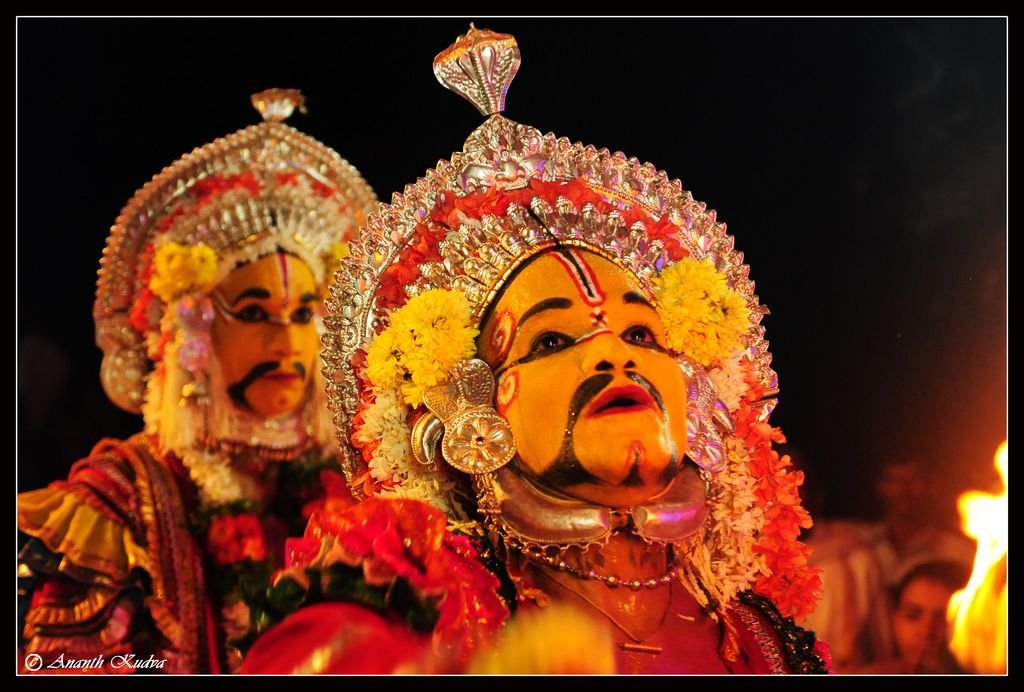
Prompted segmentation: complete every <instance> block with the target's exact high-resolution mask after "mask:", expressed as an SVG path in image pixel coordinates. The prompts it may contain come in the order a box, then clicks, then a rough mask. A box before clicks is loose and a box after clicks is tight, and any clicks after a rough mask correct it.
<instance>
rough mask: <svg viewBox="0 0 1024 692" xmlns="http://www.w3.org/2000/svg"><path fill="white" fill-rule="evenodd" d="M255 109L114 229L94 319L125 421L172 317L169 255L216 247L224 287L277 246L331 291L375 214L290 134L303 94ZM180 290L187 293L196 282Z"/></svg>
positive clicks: (314, 148)
mask: <svg viewBox="0 0 1024 692" xmlns="http://www.w3.org/2000/svg"><path fill="white" fill-rule="evenodd" d="M252 102H253V105H254V106H255V107H256V109H257V110H258V111H259V112H260V113H261V114H262V115H263V118H264V122H262V123H260V124H258V125H253V126H251V127H248V128H245V129H243V130H240V131H238V132H235V133H234V134H230V135H228V136H226V137H223V138H220V139H217V140H215V141H213V142H211V143H210V144H207V145H205V146H202V147H199V148H197V149H195V150H194V151H192V152H191V153H189V154H186V155H184V156H183V157H182V158H181V159H179V160H178V161H176V162H175V163H173V164H171V165H170V166H168V167H167V168H165V169H164V170H163V171H161V172H160V173H159V174H158V175H156V176H155V177H154V178H153V179H152V180H150V181H149V182H148V183H146V185H145V186H144V187H143V188H142V189H140V190H139V191H138V192H136V193H135V195H134V196H133V197H132V199H131V200H130V201H129V202H128V204H127V205H126V206H125V207H124V209H122V211H121V213H120V215H119V216H118V217H117V221H116V222H115V223H114V226H113V227H112V228H111V231H110V235H109V237H108V239H107V245H106V248H105V249H104V252H103V258H102V260H101V261H100V270H99V280H98V282H97V288H96V302H95V304H94V307H93V317H94V319H95V321H96V343H97V345H98V346H99V347H100V348H101V349H102V350H103V363H102V366H101V370H100V377H101V380H102V382H103V387H104V389H105V391H106V393H107V396H108V397H110V399H111V400H112V401H113V402H114V403H115V404H117V405H118V406H120V407H121V408H124V409H125V410H128V411H131V412H137V411H139V410H140V407H141V405H142V403H143V397H144V390H145V386H144V383H143V380H144V378H145V376H146V374H147V372H148V371H149V368H150V363H149V358H148V357H147V343H146V342H147V337H150V336H151V334H152V333H153V332H155V331H157V330H158V327H159V322H160V317H161V315H162V309H163V308H162V306H161V304H160V302H159V300H151V299H152V298H154V296H152V295H151V294H150V292H149V288H150V287H149V283H150V279H151V275H152V271H153V267H152V265H153V263H154V262H153V260H154V255H155V252H156V250H157V249H158V248H159V247H161V246H166V245H169V244H171V243H174V244H176V245H177V246H180V247H181V248H186V249H193V252H194V248H196V247H198V246H199V245H200V244H201V245H202V246H204V247H206V248H210V249H211V250H212V253H210V257H209V258H204V257H199V259H200V260H205V259H209V260H211V261H212V266H209V267H207V268H209V269H211V270H212V274H211V275H210V276H209V277H208V278H210V279H212V280H216V279H217V278H218V275H221V276H222V275H223V274H224V273H225V272H226V271H228V270H229V269H230V268H231V266H233V265H234V264H235V263H237V262H238V261H241V260H244V259H247V258H249V259H251V258H252V257H253V255H254V253H260V252H266V248H267V247H269V246H270V245H278V246H281V247H284V248H285V249H287V250H288V251H289V252H294V253H295V254H297V255H299V256H300V257H302V259H303V260H305V261H306V263H307V264H309V266H310V269H311V270H312V271H313V273H314V275H315V276H316V278H317V281H319V282H322V281H323V279H324V278H325V277H327V276H329V272H330V271H332V270H333V265H334V264H336V259H338V257H337V255H338V254H339V246H338V243H339V241H347V240H350V239H352V238H354V237H355V235H356V233H357V230H358V228H359V226H361V225H362V224H363V222H364V221H365V218H366V215H367V214H369V213H370V212H371V211H372V210H373V207H374V206H375V205H376V197H375V195H374V193H373V190H372V189H371V188H370V186H369V185H367V184H366V182H365V181H364V180H363V178H362V177H361V176H360V175H359V172H358V171H357V170H356V169H355V168H354V167H353V166H352V165H351V164H349V163H348V162H347V161H345V160H344V159H342V158H341V157H340V156H339V155H338V154H337V152H335V151H334V150H332V149H330V148H329V147H326V146H324V145H323V144H321V143H320V142H318V141H317V140H315V139H313V138H312V137H309V136H307V135H305V134H302V133H301V132H299V131H298V130H295V129H294V128H292V127H289V126H287V125H285V124H283V121H284V120H285V119H286V118H287V117H289V116H290V115H291V114H292V112H293V111H294V109H295V108H296V107H298V108H299V109H300V110H304V103H303V97H302V94H301V93H299V92H298V91H297V90H294V89H270V90H267V91H264V92H260V93H258V94H255V95H253V97H252ZM214 255H215V256H214ZM170 261H172V262H173V261H174V258H170ZM207 264H209V262H208V263H207ZM217 267H219V269H217ZM180 282H181V286H180V287H181V288H187V287H188V283H189V282H188V278H187V277H186V278H183V279H180ZM166 290H167V291H168V292H172V291H173V290H174V286H169V287H167V289H166ZM164 297H165V298H166V297H167V295H165V296H164ZM149 350H150V351H151V350H152V349H149Z"/></svg>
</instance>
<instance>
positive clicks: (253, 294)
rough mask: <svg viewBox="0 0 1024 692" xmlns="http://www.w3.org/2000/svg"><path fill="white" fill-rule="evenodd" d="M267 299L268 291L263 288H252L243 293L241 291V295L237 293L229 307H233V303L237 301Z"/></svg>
mask: <svg viewBox="0 0 1024 692" xmlns="http://www.w3.org/2000/svg"><path fill="white" fill-rule="evenodd" d="M269 297H270V291H268V290H267V289H265V288H260V287H258V286H256V287H253V288H247V289H245V290H244V291H242V292H241V293H239V294H238V295H237V296H235V299H234V300H232V301H231V305H232V306H233V305H234V304H235V303H237V302H238V301H240V300H242V299H243V298H269Z"/></svg>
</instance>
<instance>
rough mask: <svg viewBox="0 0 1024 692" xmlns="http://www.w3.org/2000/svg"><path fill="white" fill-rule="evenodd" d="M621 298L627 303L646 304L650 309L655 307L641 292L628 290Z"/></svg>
mask: <svg viewBox="0 0 1024 692" xmlns="http://www.w3.org/2000/svg"><path fill="white" fill-rule="evenodd" d="M622 300H624V301H625V302H626V303H627V304H629V303H631V304H633V305H646V306H647V307H649V308H650V309H651V310H654V309H655V308H654V306H653V305H651V301H649V300H647V298H645V297H644V296H643V295H642V294H640V293H637V292H636V291H630V292H629V293H627V294H626V295H624V296H622Z"/></svg>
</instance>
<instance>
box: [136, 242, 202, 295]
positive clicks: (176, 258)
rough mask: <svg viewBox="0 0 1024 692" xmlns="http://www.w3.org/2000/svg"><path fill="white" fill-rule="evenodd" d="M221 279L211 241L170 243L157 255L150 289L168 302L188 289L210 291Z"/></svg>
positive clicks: (191, 290) (190, 290)
mask: <svg viewBox="0 0 1024 692" xmlns="http://www.w3.org/2000/svg"><path fill="white" fill-rule="evenodd" d="M216 281H217V253H216V252H214V250H213V248H211V247H210V246H208V245H181V244H179V243H167V244H166V245H164V246H163V247H161V248H160V249H159V250H157V252H156V256H155V257H154V258H153V276H152V278H151V279H150V280H149V290H151V291H153V293H154V294H156V296H157V297H159V298H160V299H161V300H162V301H164V302H165V303H170V302H171V301H172V300H174V299H176V298H179V297H181V296H182V295H184V294H186V293H207V292H209V291H210V290H211V289H212V288H213V286H214V283H215V282H216Z"/></svg>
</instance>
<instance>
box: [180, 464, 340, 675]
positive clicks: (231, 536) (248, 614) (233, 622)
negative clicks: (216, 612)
mask: <svg viewBox="0 0 1024 692" xmlns="http://www.w3.org/2000/svg"><path fill="white" fill-rule="evenodd" d="M335 467H336V461H335V460H334V459H333V458H322V457H320V456H319V455H317V454H309V455H306V456H302V457H299V458H297V459H294V460H293V461H291V462H287V463H280V464H273V465H271V466H269V467H268V468H270V469H274V470H276V471H277V476H276V477H274V476H271V478H270V480H269V481H268V482H273V483H274V484H275V485H276V492H274V493H273V494H272V499H271V500H270V501H269V502H268V503H264V502H261V501H260V500H258V499H254V498H253V497H251V496H249V497H239V498H236V499H232V500H228V501H225V502H219V503H211V502H202V501H201V502H200V505H199V508H198V509H197V510H196V511H195V512H194V513H193V515H192V529H193V533H194V535H195V536H197V537H198V538H199V540H200V541H201V543H202V545H203V548H204V549H205V552H206V555H207V556H208V558H209V561H210V566H211V568H212V569H210V570H209V573H208V574H209V578H210V583H211V586H212V587H213V591H214V593H216V594H217V595H218V598H219V603H220V607H221V615H222V617H223V626H224V632H225V635H226V640H227V645H228V662H229V665H230V666H231V668H232V669H235V668H237V666H238V665H239V664H240V663H241V659H242V656H243V655H244V653H245V651H246V650H247V649H248V647H249V646H250V645H251V644H252V642H253V641H254V640H255V638H256V636H257V634H259V633H260V632H262V631H263V630H264V629H265V627H266V625H267V616H266V613H267V589H268V588H269V586H270V578H271V574H272V572H273V570H274V568H275V567H276V566H279V565H280V561H281V557H282V556H281V555H279V554H278V553H279V552H280V549H281V548H282V545H277V544H278V543H281V541H282V540H284V539H285V538H286V537H294V536H300V535H302V533H303V531H304V530H305V527H306V522H307V521H308V519H309V518H310V517H311V516H312V515H313V514H314V513H316V512H318V511H326V512H328V513H335V512H340V511H343V510H344V509H347V508H348V507H350V506H351V505H352V502H353V501H352V497H351V495H350V494H349V491H348V486H347V484H346V482H345V479H344V476H343V475H342V474H341V473H340V472H338V471H337V470H335ZM252 483H253V484H254V485H255V484H256V483H258V481H256V480H252ZM200 491H202V488H200ZM268 529H269V531H268ZM281 532H284V535H275V534H281Z"/></svg>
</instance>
